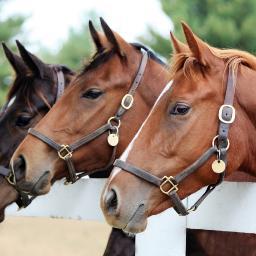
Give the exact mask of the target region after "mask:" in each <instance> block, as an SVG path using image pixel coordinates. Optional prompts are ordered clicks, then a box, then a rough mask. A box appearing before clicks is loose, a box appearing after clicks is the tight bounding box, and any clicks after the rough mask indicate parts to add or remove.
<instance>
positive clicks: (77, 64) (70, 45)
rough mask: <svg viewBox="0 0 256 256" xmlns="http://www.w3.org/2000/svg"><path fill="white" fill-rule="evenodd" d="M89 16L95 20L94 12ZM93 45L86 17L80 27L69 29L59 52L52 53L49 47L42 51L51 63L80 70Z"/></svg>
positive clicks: (45, 58)
mask: <svg viewBox="0 0 256 256" xmlns="http://www.w3.org/2000/svg"><path fill="white" fill-rule="evenodd" d="M86 17H88V15H87V16H86ZM89 17H92V20H94V14H89ZM93 47H94V46H93V43H92V40H91V36H90V33H89V28H88V19H86V20H85V21H84V22H82V25H81V27H80V28H79V29H74V28H71V29H70V30H69V34H68V37H67V39H66V41H65V42H64V43H63V44H62V46H61V47H60V50H59V52H58V53H51V52H49V50H48V49H44V50H42V51H41V52H42V55H43V58H44V60H45V61H47V62H49V63H58V64H63V65H66V66H68V67H69V68H72V69H74V70H78V69H80V68H81V66H82V64H83V63H84V61H86V60H87V59H88V58H89V57H90V56H91V55H92V53H93V49H94V48H93Z"/></svg>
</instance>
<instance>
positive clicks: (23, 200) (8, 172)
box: [0, 65, 65, 208]
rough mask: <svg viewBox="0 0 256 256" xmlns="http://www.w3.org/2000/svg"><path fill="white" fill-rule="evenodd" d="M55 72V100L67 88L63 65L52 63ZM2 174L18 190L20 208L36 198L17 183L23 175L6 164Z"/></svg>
mask: <svg viewBox="0 0 256 256" xmlns="http://www.w3.org/2000/svg"><path fill="white" fill-rule="evenodd" d="M51 67H52V69H53V71H54V73H55V74H56V82H57V93H56V100H55V102H56V101H57V100H58V99H59V98H60V97H61V96H62V94H63V93H64V90H65V77H64V74H63V72H62V69H61V66H56V65H52V66H51ZM7 106H8V103H7V104H5V105H4V107H3V109H2V110H1V112H0V115H1V113H2V112H4V111H5V110H6V109H7ZM0 175H1V176H3V177H5V178H6V180H7V182H8V183H9V184H10V185H12V186H14V187H15V189H16V190H17V192H18V199H17V201H16V203H17V205H18V207H19V208H22V207H23V208H25V207H27V206H28V205H29V204H30V203H31V202H32V201H33V199H34V198H35V196H32V197H30V196H29V195H28V193H26V192H24V191H21V190H20V189H19V188H18V187H17V184H16V180H19V179H20V178H21V177H19V176H18V174H17V173H15V172H14V170H12V168H10V169H9V168H5V167H4V166H0Z"/></svg>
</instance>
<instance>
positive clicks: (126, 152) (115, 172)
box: [109, 80, 173, 182]
mask: <svg viewBox="0 0 256 256" xmlns="http://www.w3.org/2000/svg"><path fill="white" fill-rule="evenodd" d="M172 82H173V81H172V80H171V81H170V82H169V83H168V84H167V85H166V86H165V88H164V89H163V91H162V92H161V94H160V95H159V97H158V98H157V100H156V102H155V104H154V106H153V108H152V109H151V111H150V112H149V114H148V116H147V118H146V120H145V121H144V122H143V124H142V125H141V127H140V129H139V130H138V132H137V133H136V135H135V136H134V138H133V140H132V141H131V142H130V144H129V145H128V147H127V148H126V150H125V151H124V153H123V154H122V155H121V157H120V159H121V160H123V161H125V160H126V159H127V158H128V156H129V153H130V151H131V149H132V148H133V145H134V142H135V141H136V139H137V138H138V136H139V134H140V133H141V131H142V129H143V127H144V126H145V124H146V123H147V121H148V119H149V117H150V116H151V114H152V112H153V111H154V108H155V107H156V105H157V103H158V102H159V101H160V99H161V98H162V97H163V95H164V94H165V93H166V92H167V91H168V90H169V89H170V88H171V86H172ZM120 171H121V169H120V168H119V167H114V169H113V171H112V173H111V176H110V180H109V182H110V181H111V180H112V179H113V178H114V177H115V176H116V175H117V174H118V173H119V172H120Z"/></svg>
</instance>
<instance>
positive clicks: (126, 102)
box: [121, 93, 134, 110]
mask: <svg viewBox="0 0 256 256" xmlns="http://www.w3.org/2000/svg"><path fill="white" fill-rule="evenodd" d="M133 101H134V98H133V96H132V95H131V94H129V93H127V94H125V95H124V97H123V99H122V102H121V106H122V107H123V108H124V109H126V110H127V109H130V108H131V107H132V105H133Z"/></svg>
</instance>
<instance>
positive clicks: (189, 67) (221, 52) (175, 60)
mask: <svg viewBox="0 0 256 256" xmlns="http://www.w3.org/2000/svg"><path fill="white" fill-rule="evenodd" d="M208 47H209V49H210V51H211V52H212V53H213V55H215V56H216V57H218V58H221V59H223V60H224V62H225V63H226V66H225V70H226V68H227V67H228V66H229V67H231V68H232V70H233V71H236V70H237V68H238V66H239V65H240V64H243V65H245V66H247V67H249V68H250V69H252V70H256V57H255V56H253V55H252V54H250V53H248V52H245V51H241V50H237V49H217V48H214V47H210V46H208ZM196 62H197V59H196V58H195V57H193V56H192V53H190V52H183V53H175V54H174V55H173V57H172V59H171V68H170V77H171V79H173V77H174V76H175V74H176V73H177V72H178V71H179V70H181V69H183V73H184V75H185V76H186V77H188V78H191V79H196V78H197V77H198V69H197V68H196V67H195V65H194V64H195V63H196Z"/></svg>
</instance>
